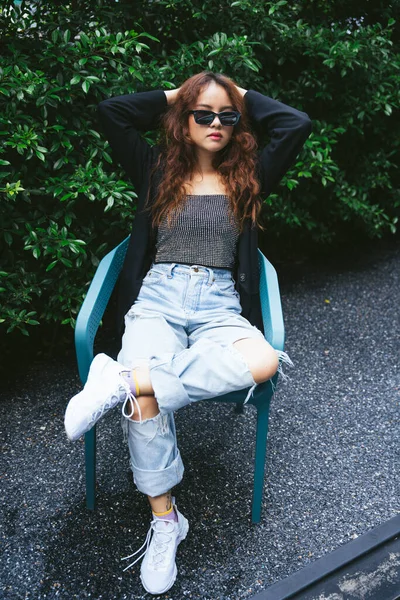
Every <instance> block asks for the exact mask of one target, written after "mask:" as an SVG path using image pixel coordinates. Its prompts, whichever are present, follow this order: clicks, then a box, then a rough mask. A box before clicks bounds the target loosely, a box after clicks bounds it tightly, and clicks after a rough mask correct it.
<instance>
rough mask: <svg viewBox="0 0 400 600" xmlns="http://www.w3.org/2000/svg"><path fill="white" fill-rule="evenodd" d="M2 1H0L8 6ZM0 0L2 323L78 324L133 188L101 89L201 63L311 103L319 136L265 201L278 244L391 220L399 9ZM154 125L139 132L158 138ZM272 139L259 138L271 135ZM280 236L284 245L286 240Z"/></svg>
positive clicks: (377, 229) (181, 0)
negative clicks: (103, 120)
mask: <svg viewBox="0 0 400 600" xmlns="http://www.w3.org/2000/svg"><path fill="white" fill-rule="evenodd" d="M4 4H5V5H4ZM3 5H4V6H3V9H0V31H1V32H2V35H1V38H0V49H1V52H0V55H1V57H2V58H1V63H0V125H1V126H0V193H1V196H2V198H1V204H0V218H1V224H2V234H1V241H0V243H1V257H2V260H1V272H0V276H1V288H0V289H1V297H2V303H1V311H0V322H1V323H2V325H1V326H0V327H2V329H3V332H7V333H10V332H16V333H22V334H25V335H27V334H28V333H29V331H30V329H31V327H32V326H35V325H38V324H50V325H52V326H54V327H58V326H59V325H60V324H62V325H68V324H71V325H74V322H75V318H76V314H77V311H78V308H79V305H80V304H81V302H82V299H83V297H84V295H85V292H86V290H87V286H88V283H89V282H90V279H91V277H92V275H93V272H94V270H95V267H96V266H97V264H98V262H99V260H100V258H101V257H102V256H103V255H104V254H105V253H106V251H107V250H109V249H110V248H112V247H113V246H115V245H116V244H117V243H118V242H119V241H121V240H122V239H123V238H124V237H125V236H126V235H127V234H128V232H129V230H130V225H131V221H132V217H133V216H134V212H135V198H136V194H135V190H134V189H133V186H132V185H131V183H130V182H129V181H127V180H126V179H125V175H124V173H123V171H122V170H121V169H120V168H119V167H118V166H117V165H115V164H112V159H111V156H110V149H109V146H108V144H107V142H106V140H105V138H104V136H103V135H102V132H101V130H100V126H99V124H98V122H97V117H96V106H97V104H98V103H99V102H100V101H101V100H103V99H104V98H107V97H110V96H115V95H119V94H126V93H130V92H135V91H141V90H145V89H156V88H165V89H168V88H174V87H177V86H179V85H180V84H181V83H182V82H183V81H184V80H185V79H186V78H187V77H189V76H191V75H193V74H194V73H197V72H199V71H200V70H203V69H213V70H215V71H220V72H224V73H226V74H227V75H229V76H231V77H233V78H234V79H235V80H236V81H237V82H238V83H239V84H240V85H241V86H243V87H246V88H252V89H256V90H259V91H260V92H262V93H265V94H268V95H270V96H272V97H274V98H278V99H279V100H281V101H283V102H286V103H288V104H291V105H293V106H295V107H297V108H298V109H300V110H304V111H306V112H307V113H308V114H309V115H310V117H311V119H312V121H313V133H312V134H311V136H310V138H309V139H308V140H307V142H306V144H305V147H304V149H303V151H302V152H301V154H300V155H299V157H298V159H297V160H296V163H295V164H294V165H293V167H292V169H291V170H290V172H289V173H287V175H286V176H285V178H284V180H283V181H282V183H281V185H280V186H279V188H278V189H277V190H276V192H275V193H274V194H272V195H271V196H270V197H269V198H268V199H266V201H265V222H266V227H267V235H268V232H273V234H274V235H275V236H277V237H278V239H279V238H280V237H281V238H284V237H286V236H288V235H289V234H290V235H291V236H293V234H296V235H297V236H298V239H299V240H300V241H301V240H302V239H303V240H306V239H312V240H316V241H319V242H332V241H333V240H334V239H335V236H337V235H339V234H340V232H341V230H342V229H343V226H345V227H346V231H348V230H349V229H350V230H351V231H362V232H366V233H367V234H368V235H369V236H371V237H376V236H382V235H384V234H386V233H387V232H392V233H393V232H395V231H396V223H397V218H398V214H399V207H400V195H399V187H400V186H399V184H400V181H399V170H398V165H399V145H400V141H399V140H400V136H399V116H398V111H397V110H396V109H398V108H399V90H400V85H399V83H400V81H399V66H400V59H399V21H398V20H397V19H398V17H399V14H398V13H399V9H397V8H396V7H395V8H393V5H387V4H384V3H382V5H379V3H378V4H377V5H376V8H375V12H374V10H372V9H370V8H369V9H368V10H369V12H368V13H367V12H366V11H365V9H364V8H363V5H362V4H361V3H359V2H352V1H350V0H349V1H348V2H346V3H345V2H334V3H326V2H323V1H322V0H319V1H318V0H316V1H315V2H311V0H310V1H302V2H300V1H297V2H290V3H289V2H287V1H285V0H279V1H277V2H265V1H264V0H238V1H233V2H232V1H231V0H230V1H228V2H227V1H226V0H218V2H217V1H216V0H201V1H200V0H140V1H138V2H135V3H132V2H130V1H129V2H128V1H127V0H124V1H120V2H116V3H111V2H106V1H105V0H104V1H101V0H97V2H96V1H90V0H89V1H87V2H84V1H77V0H75V1H71V2H69V3H68V2H67V3H66V4H64V5H59V4H58V3H56V4H55V5H53V4H52V3H48V2H44V1H43V2H42V1H37V2H34V1H30V2H25V1H23V2H22V3H21V4H17V3H13V2H10V1H8V2H6V3H3ZM155 135H156V134H154V133H149V134H148V139H149V141H150V142H151V143H153V142H155V139H156V138H155ZM266 141H267V140H263V142H266ZM282 243H283V242H282Z"/></svg>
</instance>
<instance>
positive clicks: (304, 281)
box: [0, 240, 400, 600]
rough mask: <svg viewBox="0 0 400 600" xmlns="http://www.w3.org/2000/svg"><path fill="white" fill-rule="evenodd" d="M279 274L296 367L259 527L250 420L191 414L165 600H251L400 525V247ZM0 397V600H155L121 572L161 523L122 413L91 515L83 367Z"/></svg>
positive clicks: (221, 409) (275, 437) (281, 399)
mask: <svg viewBox="0 0 400 600" xmlns="http://www.w3.org/2000/svg"><path fill="white" fill-rule="evenodd" d="M278 275H279V279H280V285H281V293H282V303H283V309H284V316H285V325H286V334H287V340H286V350H287V352H288V353H289V355H290V356H291V358H292V360H293V362H294V363H295V368H294V369H291V370H290V377H291V379H290V381H289V382H288V383H283V384H281V385H280V386H279V387H278V389H277V392H276V394H275V397H274V399H273V401H272V405H271V414H270V433H269V440H268V457H267V469H266V476H265V493H264V502H263V513H262V520H261V523H260V524H259V525H251V523H250V509H251V491H252V474H253V456H254V438H255V410H254V408H253V407H248V408H247V409H246V411H245V413H244V414H242V415H237V414H235V413H234V412H233V409H232V406H231V405H228V404H214V403H199V404H197V405H195V406H190V407H187V408H184V409H182V410H180V411H179V412H178V413H177V414H176V426H177V431H178V441H179V447H180V450H181V453H182V457H183V460H184V463H185V467H186V471H185V476H184V480H183V482H182V483H181V485H180V486H179V487H178V488H176V490H175V495H176V498H177V504H178V507H179V509H180V510H181V512H183V513H184V514H185V516H186V517H187V518H188V519H189V522H190V531H189V534H188V537H187V539H186V540H185V541H184V542H182V544H181V545H180V547H179V550H178V555H177V563H178V570H179V575H178V579H177V581H176V583H175V585H174V586H173V588H172V589H171V590H170V591H169V592H168V593H166V594H164V595H162V598H173V599H175V600H181V599H182V600H183V599H186V598H193V599H200V598H201V599H202V600H239V599H244V598H250V597H251V596H253V595H255V594H256V593H258V592H260V591H261V590H263V589H266V588H268V586H270V585H272V584H273V583H275V582H277V581H279V580H281V579H283V578H284V577H286V576H288V575H290V574H292V573H293V572H295V571H297V570H299V569H301V568H302V567H303V566H305V565H307V564H309V563H310V562H312V561H315V560H316V559H318V558H320V557H321V556H324V555H325V554H326V553H328V552H331V551H333V550H335V549H337V548H339V547H340V546H341V545H343V544H346V542H348V541H350V540H352V539H355V538H356V537H357V536H359V535H361V534H363V533H365V532H367V531H369V530H370V529H372V528H373V527H375V526H377V525H379V524H381V523H383V522H384V521H386V520H388V519H390V518H391V517H393V516H395V515H396V514H397V513H398V512H399V489H400V486H399V479H400V470H399V468H398V467H399V443H398V438H399V412H400V411H399V401H400V370H399V356H400V316H399V305H400V243H399V241H398V240H397V242H392V243H389V244H379V243H375V244H371V247H370V248H364V249H363V250H362V251H360V250H358V251H356V250H354V251H352V252H348V253H347V254H346V253H345V254H341V255H340V256H336V257H335V256H333V257H332V256H331V257H330V258H326V257H319V258H317V259H313V260H308V261H299V262H297V263H296V262H293V263H291V264H288V263H285V264H281V265H278ZM100 350H103V348H98V351H100ZM15 359H16V361H18V356H16V357H15ZM2 387H3V389H2V391H1V395H0V432H1V440H2V453H1V463H2V464H1V469H0V472H1V479H0V486H1V512H2V516H1V538H0V539H1V552H2V557H1V563H0V597H1V598H4V599H6V600H14V599H15V600H16V599H18V600H20V599H25V598H32V599H42V598H48V599H53V598H54V599H55V598H62V599H68V600H71V599H75V598H76V599H85V598H92V599H96V600H97V599H98V600H100V599H104V600H114V599H115V600H122V599H128V598H129V599H131V598H132V599H133V598H134V599H141V598H143V599H144V598H146V599H148V598H150V597H151V596H150V595H149V594H146V593H144V591H143V589H142V587H141V584H140V580H139V568H140V567H139V564H138V565H136V566H135V567H134V568H133V569H132V570H131V571H130V572H125V573H123V572H122V569H123V567H124V563H123V562H121V560H120V559H121V557H122V556H126V555H127V554H130V553H131V552H133V551H135V550H136V549H138V548H139V547H140V546H141V545H142V543H143V542H144V539H145V536H146V532H147V529H148V525H149V519H150V511H149V508H148V505H147V500H146V499H145V497H144V496H143V495H142V494H140V493H139V492H137V491H136V490H135V487H134V484H133V481H132V475H131V473H130V471H129V463H128V450H127V447H126V446H125V445H124V443H123V441H122V434H121V428H120V416H119V412H118V410H114V411H112V412H111V413H109V414H108V415H107V416H106V417H105V418H104V419H103V420H102V421H101V422H99V424H98V452H97V456H98V491H97V500H98V505H97V510H96V511H95V512H94V513H91V512H88V511H87V510H86V508H85V498H84V484H85V479H84V454H83V449H84V445H83V442H82V441H81V440H80V441H78V442H76V443H70V442H69V441H68V440H67V438H66V435H65V433H64V429H63V413H64V410H65V406H66V403H67V402H68V400H69V398H70V397H71V396H72V395H73V394H75V393H76V392H77V391H79V390H80V388H81V386H80V382H79V379H78V376H77V371H76V366H75V363H74V360H73V359H72V358H71V356H67V357H66V358H65V357H63V356H58V357H57V358H56V359H53V360H52V361H48V362H47V363H44V362H43V361H36V360H35V357H33V360H32V363H31V364H30V366H28V368H25V367H24V368H22V369H21V372H20V374H19V375H18V376H17V377H16V378H14V380H13V381H11V382H9V383H8V384H7V385H6V386H2Z"/></svg>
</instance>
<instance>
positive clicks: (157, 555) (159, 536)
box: [121, 519, 175, 571]
mask: <svg viewBox="0 0 400 600" xmlns="http://www.w3.org/2000/svg"><path fill="white" fill-rule="evenodd" d="M157 523H162V529H160V530H157V528H156V524H157ZM169 526H170V527H169ZM174 527H175V522H173V521H162V520H161V519H153V520H152V522H151V525H150V529H149V530H148V532H147V535H146V539H145V541H144V544H143V545H142V546H141V547H140V548H139V550H136V552H134V553H133V554H130V555H129V556H124V557H123V558H121V560H128V558H132V557H133V556H136V554H138V553H139V552H140V551H141V550H142V549H143V548H144V547H145V546H146V549H145V551H144V552H142V554H141V555H140V556H138V558H136V559H135V560H134V561H133V562H132V563H131V564H130V565H128V566H127V567H125V569H124V571H127V570H128V569H130V568H131V567H133V565H135V564H136V563H137V562H138V561H139V560H140V559H141V558H143V556H144V555H145V554H146V552H147V550H148V549H149V546H150V540H151V531H152V530H153V531H154V534H153V539H152V542H153V543H152V550H153V556H152V563H153V564H154V566H155V568H156V569H157V567H159V566H161V565H162V564H163V562H164V559H165V552H166V551H167V550H168V544H169V543H170V542H171V539H172V536H171V535H170V534H171V533H172V532H173V530H174ZM164 536H165V537H166V538H167V539H163V537H164Z"/></svg>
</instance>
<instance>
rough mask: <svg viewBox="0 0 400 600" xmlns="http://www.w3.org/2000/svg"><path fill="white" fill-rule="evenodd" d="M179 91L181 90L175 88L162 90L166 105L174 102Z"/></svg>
mask: <svg viewBox="0 0 400 600" xmlns="http://www.w3.org/2000/svg"><path fill="white" fill-rule="evenodd" d="M180 89H181V88H176V89H175V90H164V94H165V96H166V98H167V102H168V105H171V104H173V103H174V102H175V100H176V97H177V95H178V92H179V90H180Z"/></svg>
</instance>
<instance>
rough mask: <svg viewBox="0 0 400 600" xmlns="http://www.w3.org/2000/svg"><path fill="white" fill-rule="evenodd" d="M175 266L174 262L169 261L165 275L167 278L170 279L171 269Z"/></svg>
mask: <svg viewBox="0 0 400 600" xmlns="http://www.w3.org/2000/svg"><path fill="white" fill-rule="evenodd" d="M175 266H176V263H171V264H170V265H169V267H168V274H167V277H168V279H172V269H173V268H174V267H175Z"/></svg>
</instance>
